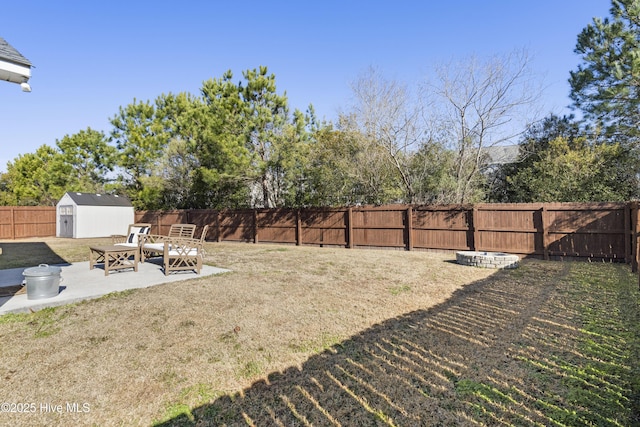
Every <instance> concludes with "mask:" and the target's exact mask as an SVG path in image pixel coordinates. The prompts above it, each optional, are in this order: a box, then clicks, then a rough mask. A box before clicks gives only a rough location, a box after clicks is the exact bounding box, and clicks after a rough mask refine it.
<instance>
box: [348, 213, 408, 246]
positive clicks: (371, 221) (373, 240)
mask: <svg viewBox="0 0 640 427" xmlns="http://www.w3.org/2000/svg"><path fill="white" fill-rule="evenodd" d="M405 218H406V207H404V206H403V207H393V208H382V207H371V208H358V209H353V226H352V228H353V239H352V242H351V243H352V245H354V246H376V247H390V248H397V247H403V246H407V241H406V238H407V236H406V233H405V226H406V224H405Z"/></svg>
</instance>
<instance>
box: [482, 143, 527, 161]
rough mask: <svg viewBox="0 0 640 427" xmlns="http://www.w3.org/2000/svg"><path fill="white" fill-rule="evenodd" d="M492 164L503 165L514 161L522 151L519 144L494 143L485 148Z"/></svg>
mask: <svg viewBox="0 0 640 427" xmlns="http://www.w3.org/2000/svg"><path fill="white" fill-rule="evenodd" d="M483 150H484V152H485V153H486V155H487V157H488V163H489V164H490V165H503V164H505V163H513V162H515V161H516V159H517V158H518V154H519V153H520V146H519V145H494V146H491V147H485V148H483Z"/></svg>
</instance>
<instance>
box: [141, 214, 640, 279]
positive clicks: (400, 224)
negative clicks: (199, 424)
mask: <svg viewBox="0 0 640 427" xmlns="http://www.w3.org/2000/svg"><path fill="white" fill-rule="evenodd" d="M136 221H139V222H150V223H152V224H154V228H155V229H154V230H153V232H154V233H155V232H159V233H164V232H166V231H167V230H168V229H169V226H170V225H171V224H172V223H182V222H184V223H195V224H197V225H199V226H204V225H209V226H210V229H209V232H208V236H207V240H210V241H211V240H214V241H237V242H254V243H258V242H269V243H290V244H297V245H317V246H342V247H347V248H357V247H379V248H401V249H406V250H415V249H418V250H428V249H435V250H476V251H494V252H508V253H513V254H518V255H522V256H534V257H538V258H542V259H559V258H590V259H605V260H612V261H619V262H629V263H632V264H633V265H634V269H635V268H637V250H636V249H637V247H638V243H639V242H638V240H639V239H640V235H639V232H640V224H639V223H638V222H639V217H638V203H637V202H630V203H521V204H520V203H518V204H511V203H509V204H488V203H487V204H475V205H455V206H452V205H449V206H398V205H393V206H380V207H372V206H366V207H349V208H335V209H313V208H307V209H247V210H221V211H215V210H201V209H194V210H174V211H140V212H136Z"/></svg>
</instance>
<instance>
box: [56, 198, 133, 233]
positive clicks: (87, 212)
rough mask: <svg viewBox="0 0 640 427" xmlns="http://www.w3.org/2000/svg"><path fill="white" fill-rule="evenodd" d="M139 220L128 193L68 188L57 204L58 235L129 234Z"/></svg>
mask: <svg viewBox="0 0 640 427" xmlns="http://www.w3.org/2000/svg"><path fill="white" fill-rule="evenodd" d="M134 222H135V212H134V210H133V205H132V204H131V202H130V201H129V199H127V198H126V197H120V196H113V195H109V194H92V193H72V192H68V193H66V194H65V195H64V196H62V198H61V199H60V201H59V202H58V204H57V208H56V236H57V237H72V238H84V237H109V236H111V235H113V234H127V229H128V227H129V224H133V223H134Z"/></svg>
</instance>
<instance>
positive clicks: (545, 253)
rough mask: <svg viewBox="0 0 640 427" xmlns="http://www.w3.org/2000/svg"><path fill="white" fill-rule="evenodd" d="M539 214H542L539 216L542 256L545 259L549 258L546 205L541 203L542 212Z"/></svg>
mask: <svg viewBox="0 0 640 427" xmlns="http://www.w3.org/2000/svg"><path fill="white" fill-rule="evenodd" d="M540 215H542V218H541V223H542V224H541V226H542V258H543V259H544V260H545V261H548V260H549V235H548V233H547V231H548V230H547V228H548V224H547V222H548V218H547V206H546V205H542V212H541V213H540Z"/></svg>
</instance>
